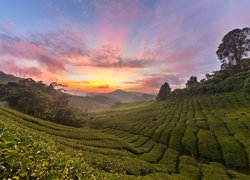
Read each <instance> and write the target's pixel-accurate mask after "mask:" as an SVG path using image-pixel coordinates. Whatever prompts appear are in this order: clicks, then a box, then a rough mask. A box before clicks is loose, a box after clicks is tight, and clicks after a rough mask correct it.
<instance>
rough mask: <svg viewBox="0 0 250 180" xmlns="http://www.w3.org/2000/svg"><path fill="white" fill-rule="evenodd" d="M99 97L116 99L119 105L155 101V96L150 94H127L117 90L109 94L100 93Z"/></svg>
mask: <svg viewBox="0 0 250 180" xmlns="http://www.w3.org/2000/svg"><path fill="white" fill-rule="evenodd" d="M99 95H101V96H106V97H109V98H114V99H117V100H118V101H120V102H121V103H131V102H141V101H151V100H154V99H155V96H154V95H151V94H144V93H139V92H127V91H124V90H121V89H117V90H115V91H112V92H110V93H101V94H99Z"/></svg>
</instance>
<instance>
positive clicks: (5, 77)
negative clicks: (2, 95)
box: [0, 71, 19, 84]
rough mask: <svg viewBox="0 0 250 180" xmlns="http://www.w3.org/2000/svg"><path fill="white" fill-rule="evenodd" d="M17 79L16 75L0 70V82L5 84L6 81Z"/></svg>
mask: <svg viewBox="0 0 250 180" xmlns="http://www.w3.org/2000/svg"><path fill="white" fill-rule="evenodd" d="M18 80H19V78H18V77H16V76H13V75H11V74H6V73H4V72H2V71H0V84H7V83H8V82H18Z"/></svg>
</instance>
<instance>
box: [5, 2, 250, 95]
mask: <svg viewBox="0 0 250 180" xmlns="http://www.w3.org/2000/svg"><path fill="white" fill-rule="evenodd" d="M249 12H250V1H249V0H179V1H177V0H39V1H38V0H2V1H1V3H0V71H4V72H6V73H11V74H13V75H18V76H20V77H24V76H25V77H32V78H34V79H35V80H43V81H44V82H46V83H50V82H52V81H56V82H59V83H63V84H65V85H66V86H67V88H68V89H71V90H75V91H77V92H109V91H112V90H115V89H124V90H128V91H139V92H147V93H157V92H158V90H159V87H160V85H161V84H163V83H164V82H165V81H167V82H168V83H169V84H170V86H171V87H172V88H173V89H174V88H181V87H184V84H185V81H186V80H187V79H188V78H189V77H190V76H191V75H196V76H198V78H199V79H200V78H203V77H204V75H205V74H206V73H207V72H208V73H211V72H212V71H214V70H218V69H219V67H220V63H219V61H218V59H217V57H216V54H215V52H216V50H217V47H218V45H219V43H220V41H221V39H222V37H223V36H224V35H225V34H226V33H227V32H228V31H230V30H232V29H234V28H243V27H250V13H249Z"/></svg>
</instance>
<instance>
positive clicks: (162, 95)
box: [156, 82, 171, 101]
mask: <svg viewBox="0 0 250 180" xmlns="http://www.w3.org/2000/svg"><path fill="white" fill-rule="evenodd" d="M170 94H171V88H170V86H169V84H168V83H167V82H165V83H164V84H163V85H162V86H161V88H160V91H159V93H158V95H157V96H156V100H157V101H162V100H166V99H167V98H168V97H169V96H170Z"/></svg>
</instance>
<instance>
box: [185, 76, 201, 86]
mask: <svg viewBox="0 0 250 180" xmlns="http://www.w3.org/2000/svg"><path fill="white" fill-rule="evenodd" d="M198 83H199V82H198V81H197V77H196V76H191V77H190V79H189V80H188V81H187V83H186V87H187V88H190V87H192V86H194V85H196V84H198Z"/></svg>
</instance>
